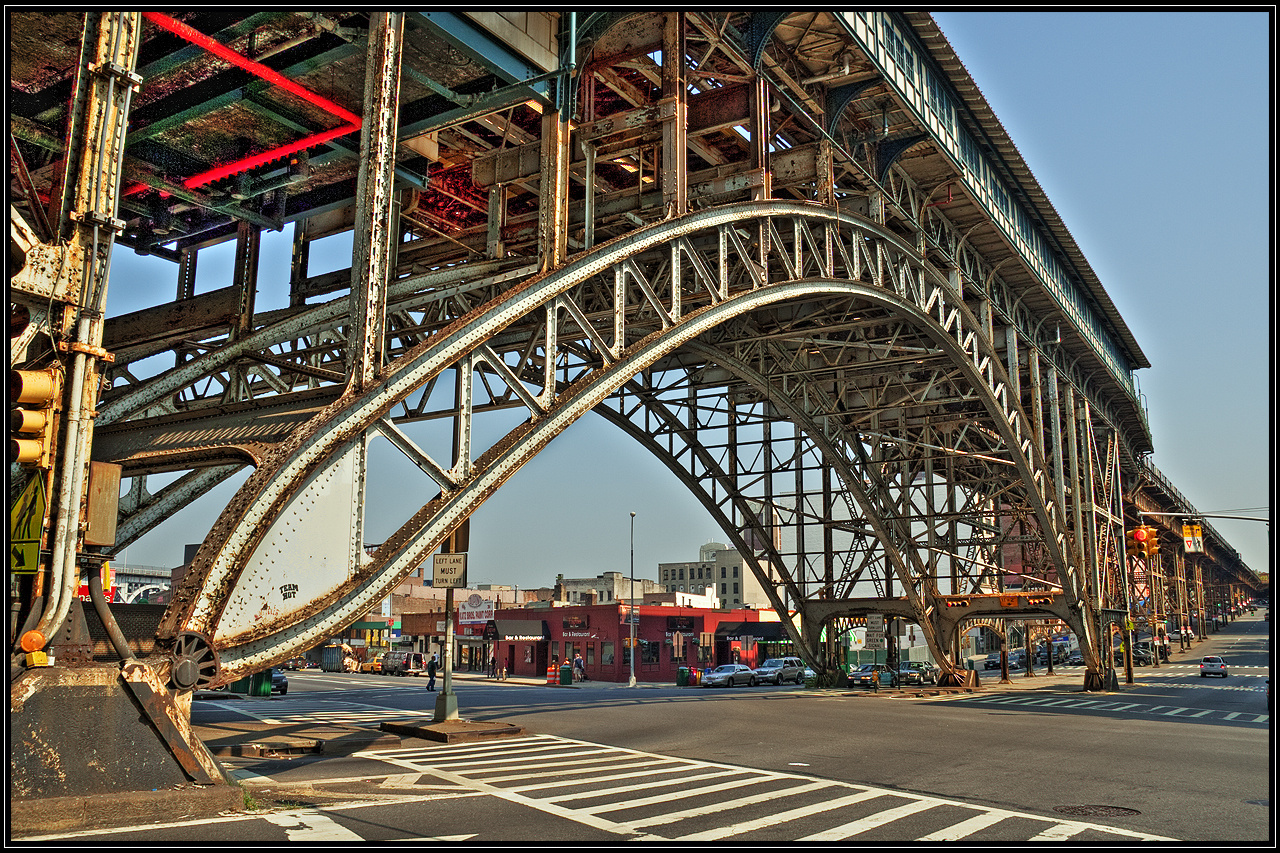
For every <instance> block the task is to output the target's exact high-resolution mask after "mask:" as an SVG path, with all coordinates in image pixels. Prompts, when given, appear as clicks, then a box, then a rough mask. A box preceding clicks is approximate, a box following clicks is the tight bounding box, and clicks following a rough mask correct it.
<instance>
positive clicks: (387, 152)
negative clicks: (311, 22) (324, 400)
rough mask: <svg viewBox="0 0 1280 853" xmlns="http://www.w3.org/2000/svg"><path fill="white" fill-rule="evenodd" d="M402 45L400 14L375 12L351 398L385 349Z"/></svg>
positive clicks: (354, 280) (354, 286)
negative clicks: (352, 392)
mask: <svg viewBox="0 0 1280 853" xmlns="http://www.w3.org/2000/svg"><path fill="white" fill-rule="evenodd" d="M403 40H404V14H403V13H401V12H378V13H375V14H374V15H373V16H372V18H371V20H370V22H369V46H368V54H367V58H366V62H365V84H364V104H365V116H364V120H363V122H362V124H361V128H360V172H359V176H358V177H357V184H356V223H355V243H354V246H353V250H352V263H351V308H350V311H351V329H352V336H351V338H352V343H351V345H349V347H348V350H347V359H348V365H347V385H348V388H349V389H351V390H352V391H354V392H356V393H358V392H360V391H362V390H363V389H364V388H365V387H367V386H368V385H369V384H370V383H371V382H372V381H373V377H374V376H375V374H377V372H378V371H379V370H381V369H382V363H383V358H384V352H385V347H386V335H385V328H386V309H387V284H388V281H389V280H390V276H391V270H392V268H393V263H394V260H393V254H392V252H393V243H394V241H395V239H396V237H397V236H398V232H397V225H396V217H395V211H394V198H393V193H392V190H393V188H394V180H395V161H396V132H397V129H398V126H399V116H400V56H401V51H402V48H403Z"/></svg>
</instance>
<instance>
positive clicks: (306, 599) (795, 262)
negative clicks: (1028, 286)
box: [160, 202, 1077, 681]
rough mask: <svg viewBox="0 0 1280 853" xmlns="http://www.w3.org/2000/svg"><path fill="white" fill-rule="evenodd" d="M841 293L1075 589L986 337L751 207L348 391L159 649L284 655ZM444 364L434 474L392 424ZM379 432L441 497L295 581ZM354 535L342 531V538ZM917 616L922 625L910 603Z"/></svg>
mask: <svg viewBox="0 0 1280 853" xmlns="http://www.w3.org/2000/svg"><path fill="white" fill-rule="evenodd" d="M852 295H856V296H859V297H862V298H868V299H874V298H875V296H876V295H880V299H881V303H882V305H891V306H892V307H893V308H894V310H905V309H906V308H907V306H911V311H912V312H913V313H914V316H913V317H912V320H913V321H914V322H916V323H917V324H923V327H924V328H926V329H927V336H928V337H929V338H930V340H931V341H932V342H933V346H934V347H936V348H940V349H941V350H943V351H944V352H945V353H946V358H947V359H948V360H950V361H951V363H952V365H953V367H955V368H958V369H959V370H960V372H961V373H962V374H964V375H965V376H966V377H968V380H969V382H970V383H971V384H972V386H973V387H977V388H981V389H982V390H981V391H980V392H978V393H977V394H972V393H971V394H970V396H971V397H972V400H973V402H975V403H976V404H977V406H978V408H979V409H980V410H981V416H980V417H981V420H982V421H983V422H984V428H985V429H986V430H987V431H988V432H993V433H995V434H997V435H999V436H1000V439H999V442H998V443H999V444H1000V445H1001V449H1002V451H1003V452H1004V453H1005V454H1007V455H1008V457H1009V460H1008V461H1009V462H1011V463H1012V464H1013V466H1014V468H1015V469H1016V470H1017V471H1018V472H1019V475H1020V476H1019V478H1018V479H1020V480H1021V482H1022V483H1023V484H1024V492H1025V494H1026V496H1028V498H1029V503H1030V504H1031V505H1032V506H1031V511H1032V512H1033V514H1034V515H1035V517H1036V519H1037V522H1038V524H1039V529H1041V530H1043V531H1047V532H1049V534H1050V535H1049V536H1047V537H1046V539H1047V540H1048V542H1047V547H1046V551H1047V552H1048V553H1049V554H1050V560H1051V562H1052V564H1053V566H1054V568H1055V570H1056V572H1057V576H1058V577H1059V578H1063V579H1064V581H1065V582H1069V583H1070V584H1071V589H1072V591H1073V592H1074V591H1075V590H1076V589H1077V584H1076V581H1075V575H1074V572H1073V570H1071V569H1070V567H1069V566H1068V564H1067V562H1066V559H1065V549H1064V547H1063V542H1064V533H1063V531H1062V529H1061V518H1062V513H1061V510H1060V509H1058V508H1057V507H1056V506H1055V503H1054V499H1053V495H1052V489H1051V488H1050V481H1049V478H1048V475H1047V473H1046V469H1045V466H1044V463H1043V460H1042V459H1041V458H1040V455H1039V452H1038V448H1037V446H1036V443H1035V442H1032V441H1030V440H1029V439H1028V438H1027V437H1026V432H1027V427H1026V418H1025V416H1024V415H1023V414H1022V413H1021V410H1020V408H1019V406H1018V404H1017V403H1016V401H1014V400H1012V399H1011V397H1010V395H1009V394H1008V391H1007V388H1008V381H1007V379H1005V378H1004V376H1003V371H1002V369H1001V368H1000V365H999V363H998V359H996V358H995V355H994V350H993V348H992V346H991V343H990V341H989V340H988V339H987V338H986V336H984V335H982V334H981V332H980V324H979V323H978V322H977V321H976V319H975V317H974V315H973V314H972V312H971V311H969V309H968V308H967V307H966V306H965V305H964V303H963V302H962V301H961V300H960V299H958V298H957V296H956V295H955V294H954V293H953V292H951V291H950V289H949V285H948V283H947V281H946V279H945V278H943V277H942V276H940V275H939V274H937V273H936V272H935V271H933V270H931V269H929V268H928V267H926V266H924V265H922V264H920V262H919V259H918V256H917V255H916V253H915V252H914V251H913V250H912V248H911V247H909V246H906V245H904V244H903V243H902V242H901V241H900V240H899V239H898V238H897V237H895V236H894V235H892V234H890V233H889V232H887V231H885V230H884V229H881V228H879V227H878V226H876V225H874V224H873V223H870V222H868V221H866V220H863V219H861V218H858V217H854V216H849V215H842V214H838V213H836V212H835V211H833V210H831V209H829V208H824V207H820V206H816V205H811V204H797V203H786V202H761V203H748V204H740V205H731V206H728V207H724V208H718V209H712V210H708V211H704V212H701V213H697V214H691V215H689V216H686V217H683V218H680V219H675V220H670V221H667V222H663V223H660V224H658V225H654V226H650V227H648V228H645V229H642V230H640V231H637V232H635V233H634V234H632V235H629V236H625V237H621V238H617V239H615V240H613V241H611V242H609V243H607V244H605V245H603V246H601V247H599V248H598V249H597V250H595V251H593V252H590V253H587V254H585V255H583V256H580V257H579V258H578V259H576V260H574V261H572V262H570V263H569V264H568V265H566V266H565V267H563V268H562V269H559V270H556V271H554V272H552V273H549V274H546V275H543V276H539V277H535V278H533V279H530V280H528V281H526V282H524V283H523V284H520V285H517V286H516V287H513V288H511V289H510V290H508V291H507V292H505V293H502V294H499V295H497V296H495V297H494V298H493V299H492V300H491V301H490V302H489V303H487V304H485V305H482V306H480V307H478V308H475V309H473V310H470V311H469V312H468V313H467V314H466V315H465V316H462V317H460V318H458V319H456V320H453V321H452V322H451V323H449V325H448V326H447V327H446V328H444V329H442V330H439V331H438V332H436V333H435V334H433V335H431V336H430V337H429V338H428V339H427V340H425V341H424V342H422V343H420V344H418V345H417V346H413V347H409V348H408V349H407V350H405V351H404V353H403V354H402V355H400V357H399V358H397V359H395V360H394V361H392V362H391V363H390V364H389V365H388V366H387V367H386V368H385V369H384V370H383V371H381V373H379V374H378V376H377V377H376V378H375V380H374V382H373V383H372V384H371V386H370V387H369V389H368V390H367V391H366V392H364V393H363V394H352V393H348V394H347V395H344V396H343V397H342V398H340V399H339V400H338V401H336V402H335V403H333V404H331V405H330V406H329V407H328V408H327V409H326V410H325V411H324V412H322V413H321V414H320V415H319V416H317V417H316V418H315V419H313V420H312V421H311V422H310V423H309V424H308V425H307V426H306V427H305V428H304V429H301V430H299V431H297V432H296V433H295V434H294V435H293V436H292V437H291V438H290V439H289V441H288V442H286V443H285V444H284V445H282V446H281V447H279V448H278V449H277V450H276V451H274V452H273V453H271V454H270V455H269V456H268V457H267V458H266V459H265V460H264V463H263V464H262V465H261V466H260V467H259V469H258V470H257V471H256V472H255V473H254V474H253V475H252V476H251V477H250V479H249V481H248V482H247V483H246V484H245V486H244V487H243V488H242V489H241V491H240V493H239V494H238V495H237V496H236V498H235V499H234V500H233V501H232V502H231V504H230V505H229V506H228V507H227V509H226V510H225V511H224V512H223V514H222V517H221V518H220V519H219V521H218V523H217V524H216V525H215V527H214V530H213V532H212V534H211V535H210V537H208V538H207V539H206V543H205V545H204V546H203V547H202V548H201V550H200V552H199V553H198V554H197V556H196V558H195V561H194V562H193V564H192V568H191V571H190V572H189V573H188V576H187V580H186V581H185V582H184V584H183V587H182V588H181V590H180V591H179V593H178V595H177V596H176V597H175V604H174V605H173V606H172V607H171V608H170V611H169V613H168V614H167V616H166V619H165V622H164V624H163V626H162V629H161V632H160V638H161V640H162V641H165V642H174V641H176V639H177V637H178V635H179V634H181V633H183V632H184V631H185V632H195V633H196V634H200V635H208V636H212V637H214V642H215V644H216V645H217V646H218V648H219V649H220V651H221V659H222V662H223V667H224V669H223V672H222V673H221V675H219V676H218V679H219V680H221V681H225V680H229V679H231V678H234V677H236V676H238V675H240V674H243V673H245V672H250V671H256V670H258V669H261V668H262V667H263V666H266V665H269V664H270V663H271V662H273V661H276V660H279V659H282V658H284V657H287V656H288V655H289V654H292V653H294V652H295V651H296V650H297V649H299V648H302V647H304V646H306V645H308V644H311V643H314V642H315V641H317V640H318V639H319V638H321V637H322V636H324V635H326V634H327V633H329V632H332V631H333V630H336V629H338V628H340V627H342V625H344V624H347V623H349V622H350V621H352V619H353V618H354V617H356V616H358V615H360V614H362V613H363V612H365V611H366V610H367V609H368V608H369V607H370V606H371V605H372V604H373V603H375V602H376V601H377V600H378V599H380V598H381V597H383V596H384V595H385V594H386V593H387V592H388V591H389V590H390V589H391V588H392V587H393V586H394V585H395V584H396V583H397V582H398V581H399V580H400V579H401V578H402V577H404V576H405V575H407V574H408V573H409V572H410V571H412V570H413V569H414V568H416V567H417V566H418V565H419V564H421V562H422V561H423V559H424V558H425V557H426V556H427V555H428V554H430V553H431V552H432V551H433V550H434V549H435V548H436V547H437V545H438V544H439V543H440V542H441V541H442V540H443V539H444V538H445V537H446V536H447V535H448V534H449V533H450V532H451V531H452V530H453V529H454V528H456V527H457V526H458V525H459V524H461V523H462V521H463V520H464V519H465V518H467V517H468V516H469V515H470V514H471V513H472V512H474V510H475V509H476V507H478V506H479V505H480V504H481V503H482V502H483V500H484V499H485V498H486V497H487V496H488V495H489V494H490V493H491V492H492V491H493V490H495V489H497V488H498V487H499V486H500V485H501V484H502V482H504V481H505V480H506V479H507V478H508V477H509V476H510V475H511V474H512V473H513V472H514V471H515V470H517V469H518V468H519V467H520V466H521V465H523V464H524V463H525V462H527V461H528V459H530V458H532V456H533V455H535V454H536V453H537V451H538V450H539V449H541V447H543V446H545V444H546V443H547V442H549V441H550V440H551V439H552V438H554V437H555V435H557V434H559V432H560V431H562V430H563V429H564V428H565V427H566V426H567V425H568V424H569V423H571V422H572V421H573V420H575V419H576V418H577V417H580V416H581V415H582V414H583V413H585V412H586V411H589V410H590V409H591V408H593V407H595V406H596V405H599V404H600V403H601V402H602V401H604V400H605V399H606V398H608V396H609V395H610V394H611V393H613V391H615V390H616V389H617V388H620V387H622V385H623V384H624V383H625V382H626V381H627V380H629V379H630V378H631V377H633V376H635V375H636V374H637V373H638V372H640V371H641V370H644V369H646V368H649V367H651V366H652V365H654V364H656V363H658V362H660V361H661V360H663V359H668V358H671V357H673V354H674V353H676V352H678V351H679V350H680V348H681V347H682V346H685V345H686V344H689V343H691V342H692V341H694V340H695V339H696V338H698V337H699V336H711V337H714V336H715V334H714V333H715V332H716V330H719V329H728V328H730V327H731V326H732V324H733V322H734V321H735V320H736V319H737V318H745V317H748V316H754V315H755V314H758V313H760V312H761V311H765V310H766V309H768V310H775V309H777V307H778V306H795V305H802V306H803V305H815V304H816V305H823V304H825V303H827V302H828V301H830V300H832V299H833V298H836V299H838V298H840V297H849V296H852ZM791 314H794V311H793V310H792V309H791V308H787V309H785V310H783V311H782V315H786V316H788V317H789V316H790V315H791ZM779 316H781V315H779ZM455 366H460V367H459V368H458V369H460V371H461V373H460V377H461V378H463V379H464V381H462V382H461V383H460V384H461V386H462V388H463V393H462V395H461V396H460V397H459V399H457V400H455V406H454V407H453V411H452V413H451V416H452V417H454V418H455V419H456V422H457V427H456V430H455V431H456V434H458V435H460V436H462V437H463V452H462V453H460V454H459V455H458V457H457V461H456V463H455V464H453V465H452V467H447V466H446V465H444V464H441V463H439V462H436V461H435V460H434V459H433V458H432V457H431V455H430V454H428V453H426V452H424V451H422V450H421V449H420V448H417V447H416V445H415V444H414V442H413V441H412V440H410V439H408V437H406V436H403V435H397V433H398V432H399V430H398V428H397V427H396V425H395V421H396V420H405V419H411V418H412V417H413V415H412V414H411V409H413V408H414V407H417V410H418V411H421V410H422V404H423V402H424V401H425V399H426V396H427V395H426V393H425V390H424V389H427V388H429V387H430V386H432V385H433V383H434V380H435V379H436V378H437V377H439V376H440V374H441V373H442V372H443V371H446V370H448V369H451V368H455ZM472 377H474V378H476V379H477V380H478V381H476V382H474V383H473V382H472V381H470V380H471V378H472ZM503 383H505V390H504V391H502V392H500V393H495V392H490V395H489V398H488V399H487V400H484V399H482V397H483V395H482V394H481V395H477V393H476V391H475V390H474V389H475V388H477V387H479V386H481V385H483V386H484V387H485V388H486V389H488V388H490V387H496V386H497V385H500V384H503ZM529 385H532V386H533V388H529V387H526V386H529ZM816 390H817V386H814V388H813V389H812V391H814V392H816ZM414 395H420V396H419V397H418V398H417V399H416V401H415V400H413V398H414ZM926 396H927V394H926ZM500 401H501V402H505V404H506V405H512V404H515V405H523V406H524V407H525V408H526V409H527V410H528V411H529V419H528V420H527V421H526V422H525V423H524V424H522V425H521V426H519V427H517V428H516V429H515V430H513V431H511V432H510V433H508V434H507V435H506V436H504V437H503V438H502V439H500V440H499V441H498V442H496V443H494V444H493V445H492V446H491V447H490V448H489V449H488V450H486V451H484V452H481V453H478V454H475V453H472V452H470V449H469V448H468V447H467V446H466V441H467V440H468V438H469V437H470V436H471V434H472V430H471V422H472V419H473V417H474V415H475V412H476V404H477V403H486V402H487V403H491V404H496V403H498V402H500ZM977 432H978V431H975V432H974V434H975V435H976V434H977ZM376 434H381V435H389V436H391V437H393V444H395V446H397V447H399V448H401V449H402V450H403V451H404V452H406V454H408V455H409V456H410V457H411V460H412V461H413V462H415V463H416V464H417V465H418V467H420V468H421V469H423V470H424V471H426V472H428V474H429V475H430V476H431V478H432V480H434V482H435V483H436V484H437V485H438V487H439V490H440V491H439V494H438V495H437V496H436V497H435V498H434V499H432V500H428V501H426V502H424V504H423V506H422V508H421V509H420V510H419V511H418V512H417V513H415V514H414V516H413V517H412V518H411V519H409V521H407V522H406V523H405V524H404V525H403V526H402V527H401V529H400V531H399V532H398V533H396V534H395V535H393V536H392V537H390V538H389V539H388V540H387V541H386V542H385V543H384V544H383V545H382V546H381V548H379V549H378V551H377V552H376V553H375V554H374V555H373V556H372V559H371V560H370V561H368V562H361V561H358V560H355V561H353V562H352V563H351V564H348V565H345V566H329V567H322V570H319V571H312V570H313V569H314V567H306V568H307V570H308V571H311V574H312V576H311V577H307V576H306V575H307V572H306V571H303V569H304V567H303V566H300V565H297V564H293V565H290V564H289V558H288V554H289V552H290V546H291V545H294V544H296V541H293V540H291V538H290V537H291V536H296V535H297V533H296V531H295V532H291V529H292V528H293V527H294V525H295V524H296V523H297V522H298V520H299V519H300V518H301V517H303V516H305V514H306V511H305V509H304V508H303V507H304V505H305V506H307V507H310V506H311V505H312V504H313V503H314V502H315V501H324V500H329V499H328V498H325V497H324V495H325V494H326V493H327V490H329V489H330V488H331V487H333V486H334V484H335V483H337V484H338V485H337V488H338V489H339V491H341V490H343V489H346V488H352V489H354V492H353V493H352V494H350V495H347V496H346V497H345V498H343V500H346V501H348V502H351V503H354V505H357V506H358V505H362V503H363V495H362V494H361V493H360V489H361V488H362V482H363V480H362V477H363V472H362V470H360V465H359V463H358V462H355V463H353V462H352V459H353V458H355V457H354V456H353V455H352V454H353V453H355V454H356V455H357V456H358V448H360V447H362V446H363V444H364V443H365V442H367V441H368V440H369V439H370V437H371V436H373V435H376ZM851 444H852V446H854V447H855V448H856V447H860V446H861V444H860V442H852V443H851ZM864 452H865V449H864ZM344 466H345V468H344ZM864 467H865V466H864ZM851 479H852V478H851ZM343 483H346V484H347V485H342V484H343ZM344 494H345V492H344ZM339 503H341V501H339ZM353 529H357V528H356V525H355V524H354V523H352V524H351V525H350V528H349V529H348V531H347V533H348V534H349V532H350V530H353ZM881 540H882V541H888V540H889V537H888V536H887V534H886V535H885V536H882V537H881ZM344 550H347V552H348V553H350V550H348V549H344ZM357 563H359V564H357ZM907 574H908V576H910V573H907ZM903 583H904V588H906V589H908V590H914V589H915V588H916V585H915V584H911V583H907V582H905V581H904V582H903ZM285 590H287V593H284V592H282V591H285ZM282 595H284V596H285V597H283V598H282V597H281V596H282ZM917 610H918V612H921V613H923V610H924V608H923V605H922V606H921V607H919V608H917Z"/></svg>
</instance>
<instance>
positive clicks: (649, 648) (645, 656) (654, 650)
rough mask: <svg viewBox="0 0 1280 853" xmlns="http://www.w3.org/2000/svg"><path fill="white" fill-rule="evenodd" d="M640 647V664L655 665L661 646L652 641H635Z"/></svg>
mask: <svg viewBox="0 0 1280 853" xmlns="http://www.w3.org/2000/svg"><path fill="white" fill-rule="evenodd" d="M636 643H637V644H638V645H639V646H640V663H657V662H658V656H659V654H660V653H661V651H662V646H661V644H659V643H657V642H655V641H653V640H636Z"/></svg>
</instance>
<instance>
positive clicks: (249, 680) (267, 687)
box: [227, 670, 271, 699]
mask: <svg viewBox="0 0 1280 853" xmlns="http://www.w3.org/2000/svg"><path fill="white" fill-rule="evenodd" d="M227 689H228V690H230V691H231V692H232V693H243V694H245V695H246V696H256V697H258V698H260V699H270V698H271V670H267V671H266V672H256V673H254V674H253V675H246V676H245V677H244V678H241V679H239V680H238V681H233V682H231V683H230V684H228V685H227Z"/></svg>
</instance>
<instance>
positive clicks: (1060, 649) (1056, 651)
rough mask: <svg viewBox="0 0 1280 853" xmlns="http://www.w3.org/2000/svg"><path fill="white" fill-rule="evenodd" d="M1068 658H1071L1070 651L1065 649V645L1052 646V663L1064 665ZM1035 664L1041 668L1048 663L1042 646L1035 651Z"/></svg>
mask: <svg viewBox="0 0 1280 853" xmlns="http://www.w3.org/2000/svg"><path fill="white" fill-rule="evenodd" d="M1070 656H1071V651H1070V650H1069V649H1068V648H1067V644H1066V643H1054V644H1053V662H1054V663H1066V662H1067V658H1069V657H1070ZM1036 663H1038V664H1040V665H1041V666H1046V665H1048V663H1049V655H1048V653H1047V652H1046V651H1045V648H1044V646H1041V647H1040V648H1038V649H1036Z"/></svg>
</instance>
